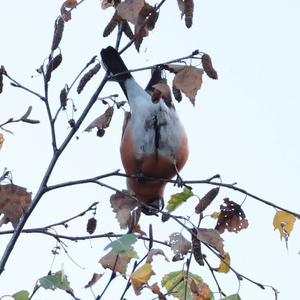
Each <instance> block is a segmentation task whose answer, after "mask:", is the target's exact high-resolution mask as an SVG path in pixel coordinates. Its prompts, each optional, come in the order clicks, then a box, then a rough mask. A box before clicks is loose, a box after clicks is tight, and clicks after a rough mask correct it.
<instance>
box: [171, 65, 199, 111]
mask: <svg viewBox="0 0 300 300" xmlns="http://www.w3.org/2000/svg"><path fill="white" fill-rule="evenodd" d="M202 74H203V71H202V70H201V69H198V68H196V67H192V66H191V67H189V66H188V67H185V68H184V69H183V70H181V71H179V72H178V73H177V74H176V75H175V77H174V80H173V84H174V85H175V87H176V88H177V89H179V90H181V91H182V92H183V93H184V94H185V95H186V96H187V97H188V98H189V99H190V101H191V102H192V104H193V105H194V103H195V97H196V94H197V91H198V90H199V89H200V87H201V85H202Z"/></svg>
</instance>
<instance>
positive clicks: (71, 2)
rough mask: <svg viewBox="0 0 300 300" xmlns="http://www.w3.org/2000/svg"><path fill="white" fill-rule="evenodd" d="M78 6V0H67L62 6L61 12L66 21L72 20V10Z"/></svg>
mask: <svg viewBox="0 0 300 300" xmlns="http://www.w3.org/2000/svg"><path fill="white" fill-rule="evenodd" d="M76 6H77V0H66V1H65V2H64V3H63V4H62V6H61V8H60V13H61V16H62V18H63V19H64V21H65V22H68V21H69V20H71V10H72V9H73V8H75V7H76Z"/></svg>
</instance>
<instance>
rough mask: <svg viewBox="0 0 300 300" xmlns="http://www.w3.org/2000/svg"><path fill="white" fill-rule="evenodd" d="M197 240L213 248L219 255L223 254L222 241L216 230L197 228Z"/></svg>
mask: <svg viewBox="0 0 300 300" xmlns="http://www.w3.org/2000/svg"><path fill="white" fill-rule="evenodd" d="M197 238H198V239H199V240H200V241H201V242H203V243H206V244H208V245H210V246H212V247H213V248H215V249H216V250H217V251H218V252H219V253H220V254H221V255H224V254H225V252H224V248H223V247H224V245H223V239H222V238H221V236H220V233H219V232H218V231H217V230H215V229H211V228H197Z"/></svg>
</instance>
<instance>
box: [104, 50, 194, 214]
mask: <svg viewBox="0 0 300 300" xmlns="http://www.w3.org/2000/svg"><path fill="white" fill-rule="evenodd" d="M101 57H102V62H103V64H104V65H105V67H106V69H107V71H108V73H109V74H110V75H115V76H114V80H117V81H118V83H119V84H120V86H121V88H122V90H123V91H124V93H125V95H126V97H127V99H128V103H129V106H130V114H129V116H127V118H125V121H124V126H123V134H122V140H121V147H120V152H121V160H122V163H123V166H124V169H125V172H126V174H127V175H138V176H136V177H135V178H132V177H128V179H127V185H128V189H129V190H130V191H131V192H133V193H134V194H135V196H136V197H137V199H138V200H139V202H141V204H146V205H147V207H146V206H144V207H143V205H142V211H143V212H144V213H146V214H153V211H151V209H149V207H153V208H155V209H161V208H162V207H163V193H164V189H165V186H166V182H165V181H162V180H160V179H149V177H157V178H164V179H171V178H173V177H174V176H175V175H176V174H177V175H178V171H180V170H181V169H182V168H183V166H184V165H185V163H186V161H187V158H188V144H187V136H186V133H185V131H184V128H183V126H182V124H181V122H180V120H179V118H178V115H177V113H176V111H175V108H174V106H173V104H166V103H165V101H164V100H163V99H160V100H159V101H155V103H153V101H152V99H151V96H150V94H149V93H147V92H146V91H145V90H144V89H143V88H142V87H141V86H140V85H139V84H138V83H137V82H136V81H135V79H134V78H133V77H132V75H131V74H130V73H129V72H128V69H127V67H126V65H125V64H124V62H123V60H122V58H121V57H120V55H119V53H118V52H117V50H116V49H114V48H113V47H108V48H106V49H102V51H101ZM154 73H155V72H154ZM118 74H120V75H118ZM159 75H160V72H159ZM154 83H156V82H155V78H154V77H153V78H152V79H151V80H150V88H151V85H152V84H154ZM148 86H149V85H148ZM143 177H144V178H143ZM147 177H148V179H147Z"/></svg>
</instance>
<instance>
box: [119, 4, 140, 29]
mask: <svg viewBox="0 0 300 300" xmlns="http://www.w3.org/2000/svg"><path fill="white" fill-rule="evenodd" d="M144 3H145V1H144V0H125V1H123V2H121V3H120V4H118V6H117V7H116V10H117V13H118V15H119V16H120V17H121V18H122V19H125V20H127V21H129V22H131V23H133V24H135V23H136V20H137V18H138V15H139V13H140V11H141V9H142V8H143V7H144Z"/></svg>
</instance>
